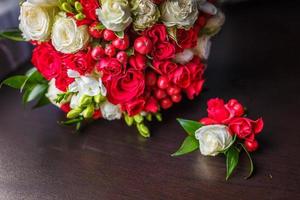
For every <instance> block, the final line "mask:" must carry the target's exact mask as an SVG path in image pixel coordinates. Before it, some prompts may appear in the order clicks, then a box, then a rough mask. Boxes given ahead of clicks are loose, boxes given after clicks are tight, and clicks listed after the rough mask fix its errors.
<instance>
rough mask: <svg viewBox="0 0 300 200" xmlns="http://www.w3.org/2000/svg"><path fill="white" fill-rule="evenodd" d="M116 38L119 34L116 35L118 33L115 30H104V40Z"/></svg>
mask: <svg viewBox="0 0 300 200" xmlns="http://www.w3.org/2000/svg"><path fill="white" fill-rule="evenodd" d="M116 38H117V36H116V34H115V33H114V32H113V31H111V30H108V29H105V30H104V31H103V39H104V40H106V41H113V40H114V39H116Z"/></svg>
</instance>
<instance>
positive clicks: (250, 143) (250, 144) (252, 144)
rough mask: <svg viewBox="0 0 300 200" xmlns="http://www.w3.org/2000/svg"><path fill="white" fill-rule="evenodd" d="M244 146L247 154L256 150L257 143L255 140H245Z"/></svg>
mask: <svg viewBox="0 0 300 200" xmlns="http://www.w3.org/2000/svg"><path fill="white" fill-rule="evenodd" d="M244 145H245V147H246V149H247V151H249V152H253V151H256V150H257V149H258V142H257V141H256V140H246V141H245V142H244Z"/></svg>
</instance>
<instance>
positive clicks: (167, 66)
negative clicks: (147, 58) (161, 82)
mask: <svg viewBox="0 0 300 200" xmlns="http://www.w3.org/2000/svg"><path fill="white" fill-rule="evenodd" d="M153 67H154V69H155V71H157V72H158V73H159V74H162V75H167V74H170V73H171V72H173V71H174V70H175V69H176V68H177V67H178V66H177V63H174V62H171V61H169V60H166V61H156V60H154V61H153Z"/></svg>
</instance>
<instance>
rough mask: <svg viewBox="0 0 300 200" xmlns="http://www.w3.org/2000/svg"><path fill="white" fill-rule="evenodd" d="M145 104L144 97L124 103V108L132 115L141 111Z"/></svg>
mask: <svg viewBox="0 0 300 200" xmlns="http://www.w3.org/2000/svg"><path fill="white" fill-rule="evenodd" d="M144 106H145V100H144V99H138V100H135V101H132V102H129V103H126V104H125V106H124V107H125V110H126V112H127V113H128V115H129V116H134V115H137V114H139V113H140V112H142V111H143V109H144Z"/></svg>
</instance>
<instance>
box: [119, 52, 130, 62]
mask: <svg viewBox="0 0 300 200" xmlns="http://www.w3.org/2000/svg"><path fill="white" fill-rule="evenodd" d="M116 58H117V59H118V61H119V62H120V63H122V64H125V63H127V60H128V55H127V53H126V52H125V51H120V52H119V53H117V55H116Z"/></svg>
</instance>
